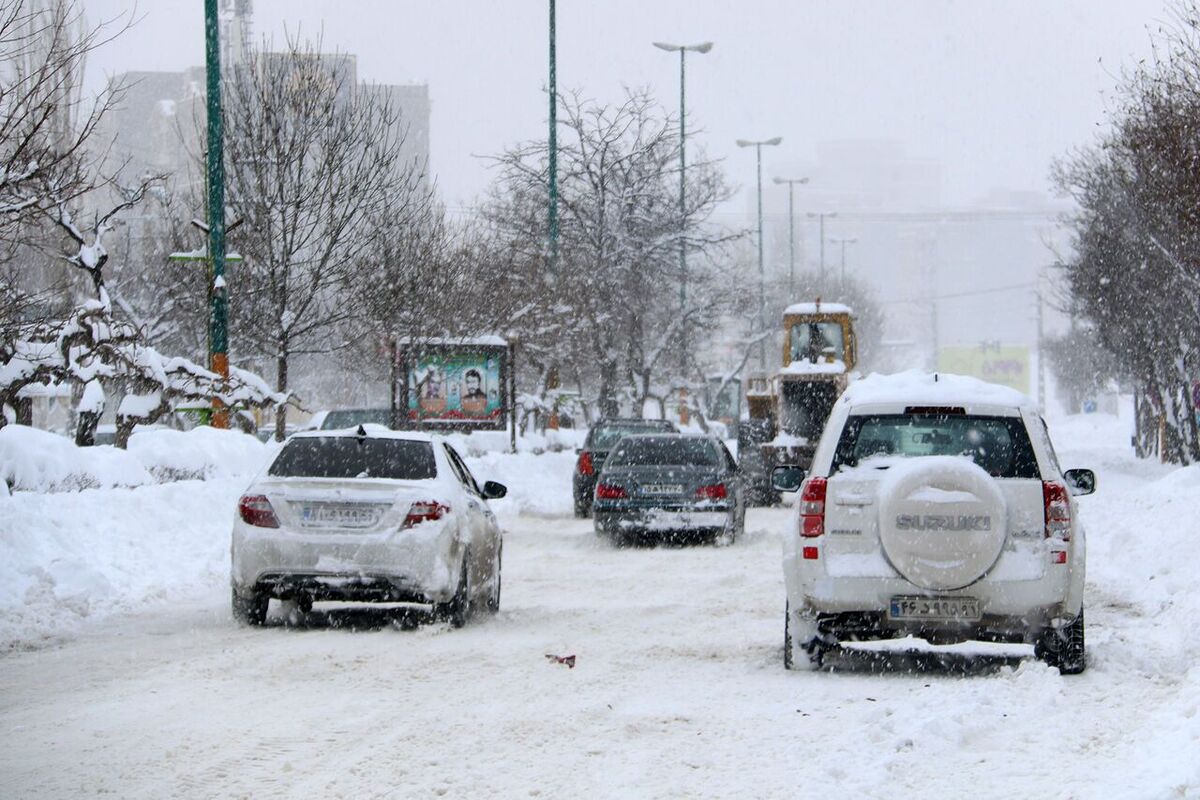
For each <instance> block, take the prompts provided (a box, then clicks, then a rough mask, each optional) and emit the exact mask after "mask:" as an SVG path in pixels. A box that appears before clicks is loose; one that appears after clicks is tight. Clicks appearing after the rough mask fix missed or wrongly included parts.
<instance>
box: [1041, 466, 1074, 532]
mask: <svg viewBox="0 0 1200 800" xmlns="http://www.w3.org/2000/svg"><path fill="white" fill-rule="evenodd" d="M1042 497H1043V499H1044V500H1045V501H1046V538H1047V539H1049V538H1050V537H1052V536H1054V537H1058V538H1059V539H1062V540H1063V541H1068V540H1070V538H1071V495H1070V493H1069V492H1068V491H1067V487H1066V486H1064V485H1063V484H1061V483H1056V482H1055V481H1044V482H1043V483H1042Z"/></svg>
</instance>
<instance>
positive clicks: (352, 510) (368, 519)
mask: <svg viewBox="0 0 1200 800" xmlns="http://www.w3.org/2000/svg"><path fill="white" fill-rule="evenodd" d="M300 520H301V522H302V523H303V524H304V525H308V526H312V527H334V528H369V527H371V526H372V525H374V524H375V523H376V522H378V521H379V511H378V509H376V508H374V507H372V506H357V505H329V504H321V505H306V506H303V507H302V508H301V510H300Z"/></svg>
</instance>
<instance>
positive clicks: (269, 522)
mask: <svg viewBox="0 0 1200 800" xmlns="http://www.w3.org/2000/svg"><path fill="white" fill-rule="evenodd" d="M238 514H239V515H240V516H241V518H242V522H245V523H246V524H247V525H253V526H254V527H256V528H278V527H279V518H278V517H276V516H275V509H274V508H272V507H271V501H270V500H268V499H267V497H266V495H261V494H244V495H242V497H241V499H240V500H238Z"/></svg>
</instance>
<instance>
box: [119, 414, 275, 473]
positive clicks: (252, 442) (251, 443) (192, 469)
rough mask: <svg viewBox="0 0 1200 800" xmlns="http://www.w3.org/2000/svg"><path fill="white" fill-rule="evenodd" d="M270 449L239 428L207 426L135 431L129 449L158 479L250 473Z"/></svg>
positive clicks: (264, 459)
mask: <svg viewBox="0 0 1200 800" xmlns="http://www.w3.org/2000/svg"><path fill="white" fill-rule="evenodd" d="M271 449H272V448H269V447H268V446H267V445H265V444H263V443H262V442H260V441H258V439H256V438H254V437H253V436H247V435H246V434H244V433H241V432H239V431H232V430H219V429H217V428H209V427H199V428H194V429H193V430H190V431H186V432H185V431H174V430H170V429H161V430H151V431H144V432H137V433H134V434H133V436H131V437H130V439H129V452H130V453H131V454H132V455H133V456H134V457H135V458H137V459H138V461H140V462H141V463H142V464H143V465H144V466H145V467H146V469H147V470H148V471H149V473H150V474H151V475H152V476H154V478H155V479H156V480H158V481H159V482H166V481H178V480H195V479H199V480H211V479H213V478H230V477H234V476H246V477H249V476H251V475H253V474H254V473H256V472H258V470H259V469H261V468H262V467H263V465H264V464H265V463H266V460H267V457H268V452H269V451H270V450H271Z"/></svg>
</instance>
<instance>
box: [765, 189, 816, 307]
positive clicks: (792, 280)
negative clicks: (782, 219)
mask: <svg viewBox="0 0 1200 800" xmlns="http://www.w3.org/2000/svg"><path fill="white" fill-rule="evenodd" d="M773 180H774V181H775V183H776V185H779V184H783V183H786V184H787V187H788V302H789V303H790V302H792V301H793V300H795V299H796V205H795V199H796V193H795V191H793V190H794V189H795V188H796V184H797V183H799V184H805V183H808V178H774V179H773Z"/></svg>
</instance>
